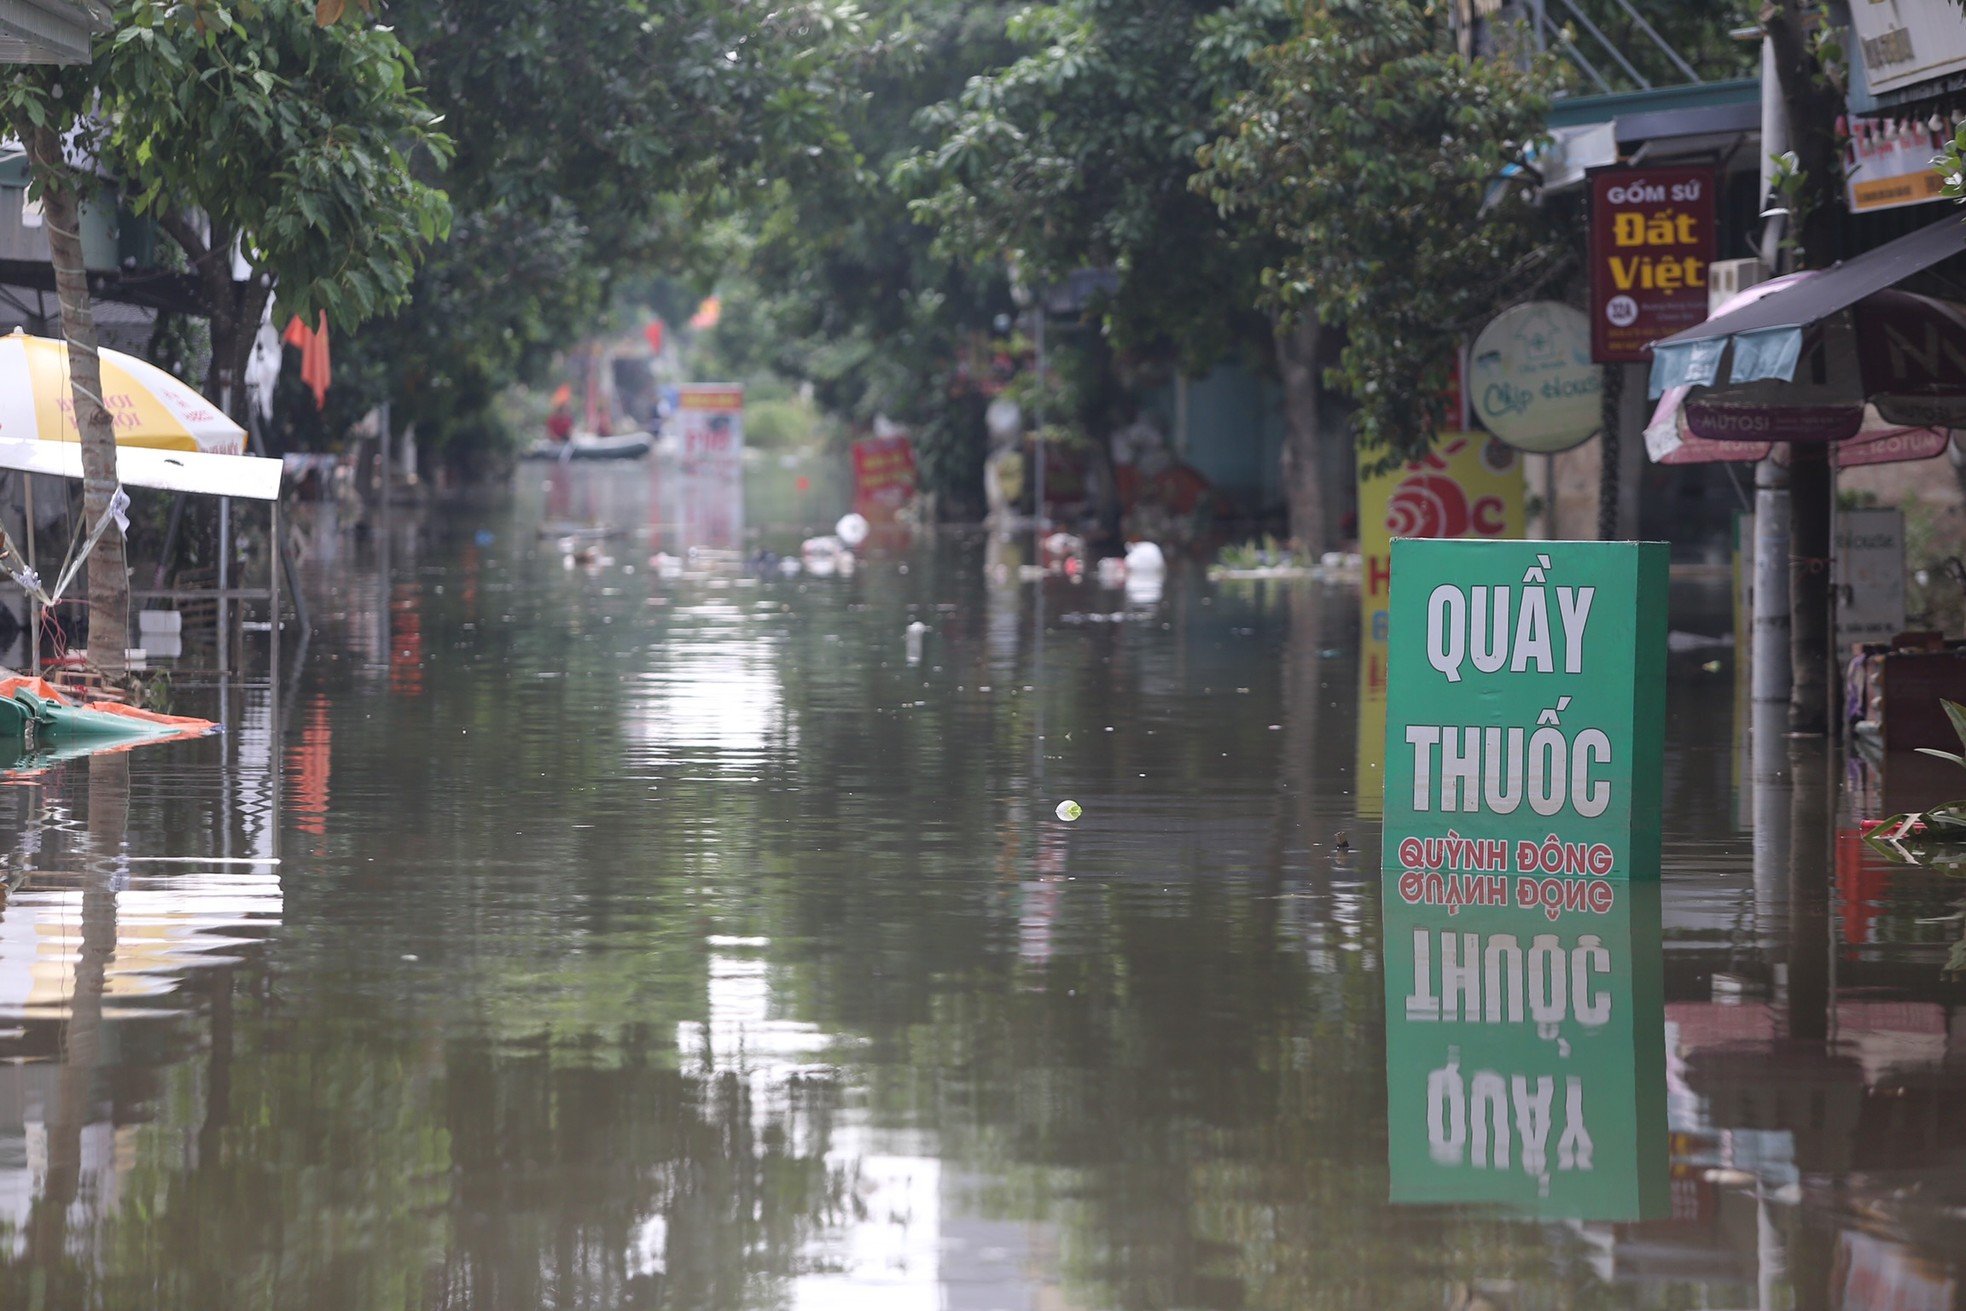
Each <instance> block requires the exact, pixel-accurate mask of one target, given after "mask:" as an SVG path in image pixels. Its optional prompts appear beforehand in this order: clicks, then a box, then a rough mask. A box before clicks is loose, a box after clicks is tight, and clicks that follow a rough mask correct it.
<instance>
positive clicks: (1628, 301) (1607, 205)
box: [1590, 168, 1718, 364]
mask: <svg viewBox="0 0 1966 1311" xmlns="http://www.w3.org/2000/svg"><path fill="white" fill-rule="evenodd" d="M1717 187H1718V177H1717V175H1716V174H1715V172H1714V170H1712V169H1710V168H1600V169H1592V170H1591V172H1590V188H1591V358H1592V359H1593V360H1595V361H1597V362H1598V363H1600V364H1618V363H1640V362H1642V361H1645V360H1649V359H1651V358H1652V353H1651V351H1649V350H1648V349H1646V348H1647V346H1648V345H1649V344H1650V343H1652V342H1655V341H1657V340H1658V339H1659V338H1661V337H1669V336H1671V335H1672V334H1673V333H1675V332H1678V331H1679V330H1680V329H1682V328H1690V327H1692V326H1693V325H1694V324H1696V323H1704V322H1705V321H1706V318H1707V266H1708V265H1709V264H1711V263H1713V259H1714V253H1715V251H1716V249H1717V241H1718V237H1717V232H1716V224H1715V221H1714V193H1715V191H1716V189H1717Z"/></svg>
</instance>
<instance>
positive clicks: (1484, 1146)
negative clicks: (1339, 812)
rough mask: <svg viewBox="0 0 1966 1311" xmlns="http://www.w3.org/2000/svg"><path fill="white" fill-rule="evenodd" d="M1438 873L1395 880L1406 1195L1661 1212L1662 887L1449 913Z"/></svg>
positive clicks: (1541, 1207) (1394, 1076)
mask: <svg viewBox="0 0 1966 1311" xmlns="http://www.w3.org/2000/svg"><path fill="white" fill-rule="evenodd" d="M1503 881H1504V883H1506V882H1507V880H1503ZM1424 882H1425V880H1422V879H1420V878H1419V877H1417V876H1412V875H1409V876H1406V877H1403V878H1399V879H1388V880H1387V882H1386V884H1385V890H1384V908H1385V912H1384V913H1385V931H1386V949H1385V958H1386V1116H1387V1121H1388V1127H1387V1139H1388V1142H1389V1143H1390V1144H1391V1167H1392V1198H1393V1200H1394V1201H1395V1202H1492V1203H1496V1204H1498V1205H1502V1206H1505V1207H1507V1208H1508V1209H1509V1210H1511V1211H1513V1212H1516V1213H1519V1214H1523V1215H1528V1216H1554V1217H1568V1218H1572V1219H1578V1220H1641V1219H1649V1218H1654V1217H1657V1216H1658V1215H1660V1214H1662V1213H1663V1212H1664V1210H1665V1207H1666V1153H1665V1145H1666V1114H1665V1049H1664V1025H1663V1018H1664V1000H1663V995H1662V993H1661V991H1660V988H1661V970H1662V966H1663V962H1664V951H1663V940H1662V937H1661V923H1660V918H1659V889H1658V886H1657V885H1656V884H1653V883H1613V882H1608V881H1605V880H1591V882H1592V884H1593V885H1594V891H1598V892H1601V893H1602V894H1603V895H1602V897H1601V898H1597V899H1593V902H1592V904H1591V906H1590V907H1588V908H1579V909H1574V910H1562V909H1559V910H1558V911H1557V912H1556V913H1555V914H1554V915H1550V914H1546V913H1545V911H1544V910H1543V908H1541V907H1540V906H1535V905H1531V906H1529V907H1527V908H1523V907H1517V906H1512V905H1500V906H1480V907H1462V908H1458V909H1456V910H1454V911H1452V912H1450V911H1449V910H1448V909H1447V908H1446V907H1444V906H1440V905H1429V904H1427V899H1426V898H1425V896H1424V891H1423V888H1422V884H1423V883H1424Z"/></svg>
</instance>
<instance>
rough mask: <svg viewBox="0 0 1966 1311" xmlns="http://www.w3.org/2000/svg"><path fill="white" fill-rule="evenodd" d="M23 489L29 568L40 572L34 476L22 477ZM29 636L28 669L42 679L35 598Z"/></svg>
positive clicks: (30, 604)
mask: <svg viewBox="0 0 1966 1311" xmlns="http://www.w3.org/2000/svg"><path fill="white" fill-rule="evenodd" d="M21 487H22V489H23V495H24V496H25V497H26V500H27V567H28V568H29V569H33V570H35V572H37V573H38V572H40V569H39V566H38V565H36V564H35V561H34V475H33V474H31V473H24V474H22V475H21ZM27 614H28V636H27V669H28V672H29V673H30V674H32V675H33V676H34V677H36V678H39V677H41V603H40V602H39V601H37V600H35V599H34V598H33V597H29V598H28V599H27Z"/></svg>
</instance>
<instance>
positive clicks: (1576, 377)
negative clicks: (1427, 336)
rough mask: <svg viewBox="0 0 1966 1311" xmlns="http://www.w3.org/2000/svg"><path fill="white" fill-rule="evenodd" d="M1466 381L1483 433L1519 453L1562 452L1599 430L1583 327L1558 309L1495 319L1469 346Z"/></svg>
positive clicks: (1595, 377) (1595, 384) (1531, 306)
mask: <svg viewBox="0 0 1966 1311" xmlns="http://www.w3.org/2000/svg"><path fill="white" fill-rule="evenodd" d="M1468 379H1469V383H1470V389H1469V390H1470V399H1471V400H1472V402H1473V404H1474V412H1475V414H1476V415H1477V416H1479V417H1480V419H1481V423H1482V426H1483V427H1484V428H1486V429H1488V431H1490V432H1492V433H1494V434H1495V435H1496V436H1497V437H1500V438H1501V439H1502V440H1503V441H1505V442H1507V443H1508V444H1509V445H1511V446H1514V447H1518V448H1520V449H1521V450H1525V451H1567V450H1569V449H1570V448H1571V447H1573V446H1575V445H1577V444H1578V443H1580V442H1583V441H1585V440H1586V439H1588V438H1589V437H1590V436H1591V434H1592V433H1595V432H1596V431H1597V430H1598V428H1599V427H1600V426H1602V406H1603V400H1602V394H1603V391H1604V374H1603V371H1602V370H1601V369H1599V368H1598V366H1597V365H1595V364H1593V363H1592V362H1591V327H1590V320H1589V319H1587V318H1585V317H1584V315H1583V314H1582V313H1581V312H1580V311H1578V310H1575V309H1572V308H1571V307H1570V306H1568V305H1564V304H1561V303H1559V302H1557V301H1551V300H1539V301H1531V302H1529V303H1528V304H1526V305H1517V306H1515V307H1514V308H1512V309H1508V310H1504V311H1503V312H1502V313H1501V314H1499V315H1497V316H1496V317H1495V319H1494V321H1493V322H1491V323H1490V324H1489V325H1488V326H1487V327H1485V328H1483V329H1482V330H1481V335H1480V336H1478V337H1476V338H1475V342H1474V347H1473V349H1472V350H1471V351H1470V352H1469V365H1468Z"/></svg>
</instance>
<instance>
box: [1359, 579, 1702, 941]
mask: <svg viewBox="0 0 1966 1311" xmlns="http://www.w3.org/2000/svg"><path fill="white" fill-rule="evenodd" d="M1392 560H1393V564H1392V600H1391V606H1390V625H1389V638H1388V641H1389V645H1390V649H1391V660H1390V669H1389V674H1388V691H1387V712H1386V770H1385V778H1386V806H1385V810H1386V823H1385V845H1384V849H1383V850H1384V858H1383V861H1382V866H1383V868H1384V869H1385V870H1386V873H1387V877H1388V878H1393V877H1397V876H1399V875H1401V874H1403V873H1409V872H1410V873H1416V874H1419V875H1421V876H1423V878H1422V890H1423V896H1424V897H1425V898H1426V899H1427V900H1428V901H1430V902H1431V903H1432V904H1436V905H1453V906H1461V905H1518V906H1537V905H1541V906H1546V907H1560V908H1568V909H1572V910H1578V909H1590V908H1594V907H1596V906H1597V905H1598V904H1599V903H1601V902H1602V901H1603V900H1604V898H1605V897H1606V896H1607V895H1608V892H1607V888H1606V886H1605V881H1606V880H1618V879H1631V878H1639V879H1651V878H1657V877H1658V872H1659V789H1660V773H1661V763H1662V762H1661V752H1662V746H1663V735H1664V714H1665V651H1666V644H1665V599H1666V547H1665V546H1664V545H1663V544H1662V543H1657V542H1494V541H1479V542H1477V541H1445V542H1444V541H1413V540H1402V541H1397V542H1394V543H1393V554H1392Z"/></svg>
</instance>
